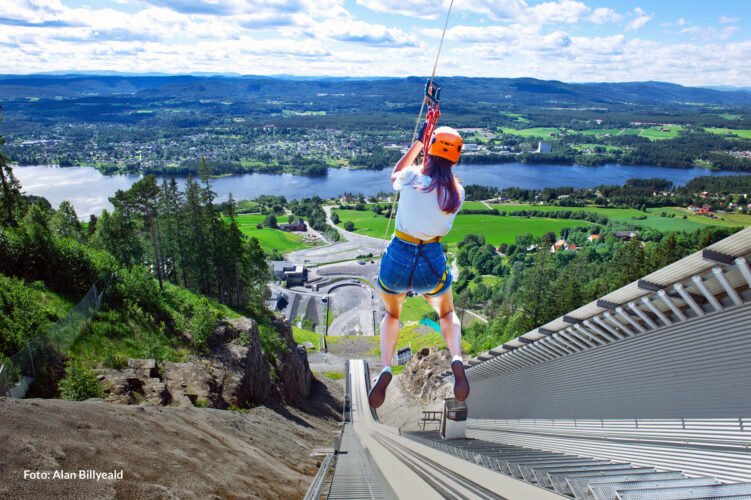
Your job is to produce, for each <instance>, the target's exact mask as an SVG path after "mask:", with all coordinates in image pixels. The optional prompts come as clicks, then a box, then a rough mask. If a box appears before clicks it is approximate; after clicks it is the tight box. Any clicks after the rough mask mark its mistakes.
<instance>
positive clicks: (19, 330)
mask: <svg viewBox="0 0 751 500" xmlns="http://www.w3.org/2000/svg"><path fill="white" fill-rule="evenodd" d="M45 320H46V318H45V315H44V314H43V311H42V310H40V308H39V304H38V303H37V302H36V300H35V299H34V296H33V295H32V294H31V293H30V292H29V290H27V289H26V287H25V286H24V282H23V281H22V280H19V279H16V278H7V277H5V276H3V275H2V274H0V354H5V355H6V356H12V355H13V354H15V353H16V351H18V350H20V349H21V348H22V347H23V346H24V345H25V343H26V341H28V340H31V339H32V338H34V337H36V336H37V335H39V334H40V333H41V331H42V325H43V324H44V323H45Z"/></svg>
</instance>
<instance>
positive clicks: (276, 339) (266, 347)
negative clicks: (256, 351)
mask: <svg viewBox="0 0 751 500" xmlns="http://www.w3.org/2000/svg"><path fill="white" fill-rule="evenodd" d="M258 336H259V337H260V339H261V346H262V348H263V353H264V354H265V355H266V359H267V360H268V361H269V363H270V364H271V366H272V367H274V366H276V359H277V356H279V355H280V354H281V353H282V352H284V351H285V350H286V349H287V345H286V343H285V342H284V339H282V338H281V337H280V336H279V332H277V331H276V330H275V329H274V328H273V327H271V326H267V325H258ZM272 372H273V369H272Z"/></svg>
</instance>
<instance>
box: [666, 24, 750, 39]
mask: <svg viewBox="0 0 751 500" xmlns="http://www.w3.org/2000/svg"><path fill="white" fill-rule="evenodd" d="M736 31H738V26H726V27H724V28H722V29H719V30H718V29H716V28H714V27H712V26H710V27H708V28H700V27H698V26H691V27H690V28H683V29H682V30H681V31H679V34H681V35H688V36H690V37H691V39H692V40H702V41H705V42H706V41H709V40H727V39H728V38H730V37H731V36H733V35H734V34H735V32H736Z"/></svg>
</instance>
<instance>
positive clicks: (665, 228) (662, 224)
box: [480, 203, 751, 232]
mask: <svg viewBox="0 0 751 500" xmlns="http://www.w3.org/2000/svg"><path fill="white" fill-rule="evenodd" d="M480 205H482V204H481V203H480ZM491 206H493V207H495V208H496V209H498V210H500V211H506V213H513V212H518V211H520V210H540V211H542V212H558V211H562V210H573V211H583V212H596V213H599V214H603V215H605V216H607V217H608V219H610V220H612V221H615V222H627V223H629V224H634V225H636V226H640V227H642V228H652V229H656V230H658V231H662V232H669V231H696V230H697V229H702V228H704V227H706V226H736V227H737V226H743V227H745V226H750V225H751V215H741V214H718V218H717V219H710V218H709V217H704V216H701V215H690V214H691V212H689V211H688V210H687V209H685V208H678V207H669V208H650V209H648V210H647V213H646V214H645V213H644V212H642V211H641V210H636V209H635V208H601V207H555V206H551V205H506V204H503V205H491ZM662 212H665V213H666V214H668V215H670V214H675V217H669V218H668V217H660V214H661V213H662ZM645 215H646V216H647V218H646V219H643V220H641V219H638V218H637V217H643V216H645ZM683 215H686V216H687V217H686V219H683V218H682V217H683Z"/></svg>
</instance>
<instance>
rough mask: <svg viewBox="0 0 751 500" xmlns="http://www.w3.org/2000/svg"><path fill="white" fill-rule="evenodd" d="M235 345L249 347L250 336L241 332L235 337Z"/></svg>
mask: <svg viewBox="0 0 751 500" xmlns="http://www.w3.org/2000/svg"><path fill="white" fill-rule="evenodd" d="M237 343H238V344H240V345H241V346H244V347H247V346H249V345H250V335H248V333H247V332H242V333H240V335H238V336H237Z"/></svg>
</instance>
